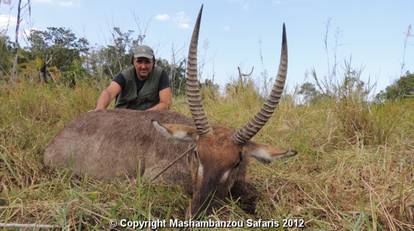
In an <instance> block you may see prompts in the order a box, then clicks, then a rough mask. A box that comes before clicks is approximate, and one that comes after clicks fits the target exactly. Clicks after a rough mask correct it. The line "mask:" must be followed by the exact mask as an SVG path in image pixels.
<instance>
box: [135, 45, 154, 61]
mask: <svg viewBox="0 0 414 231" xmlns="http://www.w3.org/2000/svg"><path fill="white" fill-rule="evenodd" d="M141 57H144V58H147V59H153V58H154V51H153V50H152V48H151V47H149V46H146V45H141V46H137V47H136V48H135V49H134V58H141Z"/></svg>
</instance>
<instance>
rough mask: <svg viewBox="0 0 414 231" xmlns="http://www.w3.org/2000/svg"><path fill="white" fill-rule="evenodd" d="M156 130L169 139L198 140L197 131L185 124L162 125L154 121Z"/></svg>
mask: <svg viewBox="0 0 414 231" xmlns="http://www.w3.org/2000/svg"><path fill="white" fill-rule="evenodd" d="M151 122H152V125H153V126H154V128H155V129H156V130H157V131H158V132H160V133H161V134H163V135H164V136H165V137H167V138H172V139H175V140H179V141H196V140H197V139H198V135H197V129H196V128H194V127H192V126H188V125H183V124H161V123H159V122H158V121H156V120H152V121H151Z"/></svg>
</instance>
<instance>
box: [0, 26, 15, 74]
mask: <svg viewBox="0 0 414 231" xmlns="http://www.w3.org/2000/svg"><path fill="white" fill-rule="evenodd" d="M0 54H1V55H0V80H3V79H5V76H6V75H8V74H9V72H10V69H11V68H12V63H13V46H12V43H11V42H10V40H9V37H7V36H5V35H2V34H1V33H0Z"/></svg>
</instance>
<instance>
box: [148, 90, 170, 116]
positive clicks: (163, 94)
mask: <svg viewBox="0 0 414 231" xmlns="http://www.w3.org/2000/svg"><path fill="white" fill-rule="evenodd" d="M159 96H160V102H159V103H158V104H156V105H155V106H153V107H151V108H149V109H147V111H153V110H162V109H167V110H168V109H169V108H170V106H171V102H172V94H171V88H170V87H167V88H164V89H162V90H161V91H160V92H159Z"/></svg>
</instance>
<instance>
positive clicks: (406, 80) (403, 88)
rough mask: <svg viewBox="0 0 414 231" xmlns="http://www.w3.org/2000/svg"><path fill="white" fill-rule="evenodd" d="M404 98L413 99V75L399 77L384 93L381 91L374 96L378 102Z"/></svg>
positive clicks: (407, 74)
mask: <svg viewBox="0 0 414 231" xmlns="http://www.w3.org/2000/svg"><path fill="white" fill-rule="evenodd" d="M404 98H414V74H411V73H410V72H407V73H406V74H405V75H404V76H401V77H400V78H399V79H398V80H397V81H395V83H393V84H391V85H390V86H388V87H387V88H386V89H385V91H381V92H380V93H378V94H377V96H376V99H377V101H379V102H384V101H387V100H399V99H404Z"/></svg>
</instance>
